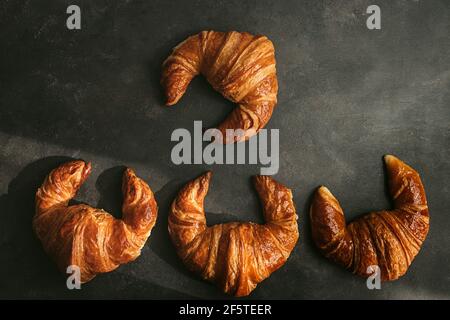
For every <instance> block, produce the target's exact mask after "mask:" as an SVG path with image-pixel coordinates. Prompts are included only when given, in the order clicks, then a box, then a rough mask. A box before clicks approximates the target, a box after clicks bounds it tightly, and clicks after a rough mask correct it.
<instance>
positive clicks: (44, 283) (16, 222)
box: [0, 156, 72, 299]
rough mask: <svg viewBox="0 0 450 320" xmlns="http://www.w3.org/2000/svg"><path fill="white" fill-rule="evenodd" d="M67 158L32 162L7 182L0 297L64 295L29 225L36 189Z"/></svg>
mask: <svg viewBox="0 0 450 320" xmlns="http://www.w3.org/2000/svg"><path fill="white" fill-rule="evenodd" d="M69 160H72V159H71V158H68V157H59V156H53V157H46V158H42V159H40V160H37V161H35V162H32V163H31V164H29V165H27V166H26V167H25V168H23V169H22V170H21V171H20V172H19V174H18V175H17V176H16V177H15V178H14V179H13V180H12V181H11V182H10V183H9V185H8V194H5V195H2V198H1V201H0V202H1V203H0V208H1V212H0V218H1V219H2V223H1V225H2V228H4V230H2V232H1V234H2V241H1V246H0V250H1V251H2V258H1V260H0V261H1V263H0V272H1V273H2V274H4V275H7V278H8V279H5V280H3V281H2V285H1V287H2V290H0V296H3V297H5V298H9V299H11V298H33V297H36V298H42V297H46V296H64V295H65V294H67V291H68V290H67V288H66V286H65V280H64V277H63V276H62V275H61V273H60V272H59V271H58V269H57V268H56V265H55V264H54V263H53V261H51V259H50V258H49V257H48V256H47V255H46V254H45V252H44V250H43V249H42V246H41V244H40V242H39V240H38V239H37V238H36V236H35V235H34V232H33V230H32V227H31V225H32V218H33V216H34V208H35V194H36V190H37V188H38V187H39V186H40V185H41V184H42V182H43V181H44V179H45V177H46V176H47V174H48V173H49V172H50V171H51V170H52V169H53V168H55V167H57V166H58V165H60V164H62V163H64V162H66V161H69ZM3 259H4V260H3ZM11 279H13V280H11Z"/></svg>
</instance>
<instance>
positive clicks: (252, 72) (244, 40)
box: [161, 31, 278, 143]
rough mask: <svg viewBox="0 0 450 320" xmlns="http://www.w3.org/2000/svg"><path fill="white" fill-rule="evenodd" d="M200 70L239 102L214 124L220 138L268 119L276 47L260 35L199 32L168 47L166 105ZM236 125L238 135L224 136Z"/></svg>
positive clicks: (273, 95)
mask: <svg viewBox="0 0 450 320" xmlns="http://www.w3.org/2000/svg"><path fill="white" fill-rule="evenodd" d="M199 73H201V74H203V75H204V76H205V77H206V79H207V80H208V82H209V83H210V84H211V85H212V87H213V88H214V89H215V90H217V91H218V92H220V93H221V94H222V95H223V96H224V97H225V98H227V99H229V100H231V101H232V102H234V103H238V104H239V106H238V107H237V108H235V109H234V110H233V111H232V112H231V114H230V115H229V116H228V117H227V118H226V119H225V120H224V121H223V122H222V123H221V124H220V125H219V126H218V129H219V130H220V131H221V133H222V135H223V137H224V139H225V142H226V143H231V142H234V141H241V140H246V139H248V138H249V137H250V136H252V135H254V134H256V133H257V132H258V131H259V129H261V128H263V127H264V126H265V125H266V123H267V122H268V121H269V119H270V117H271V115H272V111H273V108H274V107H275V105H276V103H277V92H278V82H277V76H276V69H275V50H274V47H273V44H272V42H271V41H270V40H269V39H267V37H265V36H254V35H251V34H249V33H246V32H242V33H241V32H236V31H231V32H216V31H203V32H200V33H199V34H197V35H194V36H191V37H189V38H187V39H186V40H185V41H183V42H182V43H180V44H179V45H178V46H176V47H175V48H174V49H173V52H172V54H171V55H170V56H169V57H168V58H167V59H166V60H165V61H164V63H163V73H162V78H161V84H162V85H163V87H164V89H165V93H166V97H167V102H166V104H167V105H168V106H171V105H174V104H175V103H177V102H178V100H179V99H180V98H181V97H182V96H183V94H184V93H185V91H186V89H187V86H188V85H189V83H190V82H191V80H192V78H193V77H195V76H196V75H198V74H199ZM226 129H234V130H236V129H241V130H243V133H244V135H243V136H242V137H240V138H239V137H238V138H236V137H232V136H229V137H227V136H226V131H225V130H226Z"/></svg>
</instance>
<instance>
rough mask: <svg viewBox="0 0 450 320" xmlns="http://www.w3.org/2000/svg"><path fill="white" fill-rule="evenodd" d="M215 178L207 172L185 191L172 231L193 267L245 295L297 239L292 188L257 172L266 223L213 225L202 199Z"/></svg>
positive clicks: (174, 210) (174, 206)
mask: <svg viewBox="0 0 450 320" xmlns="http://www.w3.org/2000/svg"><path fill="white" fill-rule="evenodd" d="M210 179H211V173H210V172H207V173H205V174H204V175H202V176H200V177H199V178H197V179H195V180H193V181H191V182H189V183H188V184H187V185H186V186H185V187H184V188H183V189H182V190H181V191H180V193H179V194H178V196H177V198H176V199H175V200H174V202H173V204H172V207H171V210H170V213H169V234H170V236H171V239H172V242H173V243H174V245H175V247H176V249H177V253H178V255H179V257H180V258H181V259H182V260H183V262H184V264H185V265H186V266H187V267H188V268H189V269H190V270H191V271H193V272H195V273H197V274H199V275H200V276H201V277H202V278H203V279H205V280H208V281H211V282H214V283H215V284H216V285H217V286H218V287H220V288H221V289H222V290H223V291H224V292H226V293H228V294H232V295H235V296H246V295H248V294H250V292H252V291H253V289H255V288H256V286H257V284H258V283H260V282H261V281H263V280H264V279H266V278H267V277H269V276H270V274H271V273H272V272H274V271H275V270H277V269H278V268H280V267H281V266H282V265H283V264H284V263H285V262H286V260H287V259H288V257H289V255H290V254H291V252H292V250H293V248H294V246H295V244H296V242H297V240H298V236H299V234H298V226H297V214H296V211H295V207H294V203H293V201H292V193H291V191H290V190H289V189H288V188H286V187H285V186H283V185H281V184H280V183H278V182H276V181H275V180H273V179H272V178H270V177H268V176H257V177H256V178H255V187H256V190H257V192H258V194H259V197H260V200H261V203H262V205H263V209H264V218H265V221H266V223H265V224H263V225H259V224H255V223H251V222H245V223H242V222H231V223H225V224H218V225H214V226H211V227H208V226H207V225H206V217H205V211H204V206H203V203H204V198H205V196H206V194H207V192H208V188H209V182H210Z"/></svg>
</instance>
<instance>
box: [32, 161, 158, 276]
mask: <svg viewBox="0 0 450 320" xmlns="http://www.w3.org/2000/svg"><path fill="white" fill-rule="evenodd" d="M90 172H91V165H90V163H86V162H84V161H71V162H67V163H65V164H63V165H61V166H60V167H58V168H56V169H54V170H53V171H52V172H50V174H49V175H48V176H47V178H46V179H45V181H44V183H43V184H42V186H41V187H40V188H39V189H38V191H37V193H36V214H35V216H34V218H33V229H34V231H35V233H36V235H37V237H38V238H39V240H40V241H41V242H42V245H43V247H44V250H45V251H46V252H47V254H49V255H50V256H51V257H52V258H53V259H54V260H55V262H56V264H57V265H58V267H59V269H60V270H61V271H62V272H64V273H65V272H66V269H67V267H68V266H70V265H73V266H77V267H79V269H80V273H81V279H80V280H81V283H84V282H87V281H89V280H91V279H92V278H94V277H95V276H96V275H97V274H99V273H103V272H109V271H112V270H114V269H116V268H117V267H118V266H119V265H121V264H124V263H127V262H130V261H132V260H134V259H136V258H137V257H138V256H139V255H140V253H141V248H142V247H143V246H144V244H145V242H146V241H147V238H148V237H149V235H150V232H151V230H152V228H153V226H154V225H155V221H156V216H157V212H158V207H157V205H156V201H155V198H154V196H153V192H152V191H151V190H150V187H149V186H148V185H147V184H146V183H145V182H144V181H143V180H141V179H140V178H138V177H137V176H136V175H135V174H134V172H133V170H131V169H127V170H126V171H125V172H124V175H123V182H122V192H123V196H124V200H123V206H122V212H123V217H122V219H115V218H114V217H113V216H112V215H110V214H109V213H107V212H105V211H103V210H101V209H96V208H93V207H90V206H88V205H85V204H79V205H72V206H69V205H68V203H69V200H70V199H72V198H73V197H75V194H76V193H77V191H78V189H79V188H80V186H81V185H82V184H83V182H84V181H85V180H86V179H87V177H88V176H89V174H90Z"/></svg>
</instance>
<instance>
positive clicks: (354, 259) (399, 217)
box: [310, 155, 429, 281]
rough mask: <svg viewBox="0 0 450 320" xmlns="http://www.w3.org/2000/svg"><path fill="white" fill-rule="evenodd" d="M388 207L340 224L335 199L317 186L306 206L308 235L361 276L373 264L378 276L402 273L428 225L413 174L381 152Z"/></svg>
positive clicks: (389, 277)
mask: <svg viewBox="0 0 450 320" xmlns="http://www.w3.org/2000/svg"><path fill="white" fill-rule="evenodd" d="M384 160H385V163H386V168H387V173H388V181H389V193H390V195H391V197H392V199H393V202H394V209H393V210H383V211H379V212H371V213H369V214H367V215H365V216H362V217H360V218H358V219H356V220H354V221H353V222H352V223H350V224H349V225H347V226H346V224H345V217H344V212H343V210H342V208H341V206H340V204H339V202H338V200H337V199H336V198H335V197H334V196H333V195H332V194H331V192H330V191H329V190H328V189H327V188H326V187H323V186H322V187H320V188H319V189H318V190H317V191H316V193H315V195H314V198H313V201H312V205H311V212H310V215H311V227H312V236H313V239H314V241H315V243H316V245H317V247H318V248H319V249H320V250H321V251H322V253H323V254H324V255H325V256H326V257H328V258H330V259H331V260H333V261H334V262H336V263H338V264H340V265H342V266H344V267H345V268H347V269H349V270H350V271H352V272H353V273H355V274H358V275H360V276H363V277H367V276H369V275H370V273H371V272H373V270H372V271H371V269H370V268H369V269H368V267H369V266H378V267H379V268H380V272H381V280H383V281H389V280H396V279H398V278H399V277H401V276H402V275H404V274H405V273H406V271H407V270H408V268H409V266H410V265H411V263H412V261H413V259H414V257H415V256H416V255H417V254H418V253H419V250H420V248H421V246H422V243H423V242H424V241H425V238H426V236H427V233H428V229H429V215H428V205H427V199H426V196H425V190H424V187H423V185H422V181H421V180H420V177H419V174H418V173H417V172H416V171H415V170H414V169H413V168H411V167H410V166H408V165H407V164H405V163H404V162H402V161H401V160H400V159H398V158H396V157H394V156H391V155H387V156H385V157H384Z"/></svg>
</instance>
